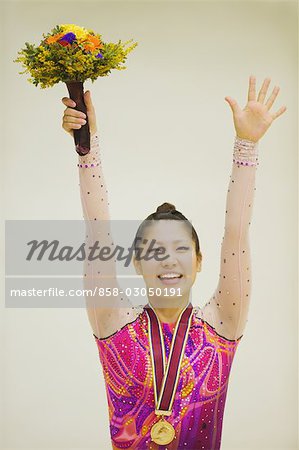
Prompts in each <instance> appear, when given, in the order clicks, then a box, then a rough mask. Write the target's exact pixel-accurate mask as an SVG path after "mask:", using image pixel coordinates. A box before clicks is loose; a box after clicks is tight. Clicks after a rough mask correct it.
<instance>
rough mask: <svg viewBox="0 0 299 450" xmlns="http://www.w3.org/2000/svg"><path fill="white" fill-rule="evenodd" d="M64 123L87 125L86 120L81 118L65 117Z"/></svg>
mask: <svg viewBox="0 0 299 450" xmlns="http://www.w3.org/2000/svg"><path fill="white" fill-rule="evenodd" d="M63 123H65V124H81V125H85V124H86V120H85V119H82V118H80V117H71V116H63Z"/></svg>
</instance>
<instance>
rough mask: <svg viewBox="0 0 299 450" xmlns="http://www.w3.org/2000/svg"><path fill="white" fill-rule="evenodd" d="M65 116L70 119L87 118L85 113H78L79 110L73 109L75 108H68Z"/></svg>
mask: <svg viewBox="0 0 299 450" xmlns="http://www.w3.org/2000/svg"><path fill="white" fill-rule="evenodd" d="M64 115H65V116H70V117H82V118H86V114H84V112H83V111H77V109H73V108H66V109H65V110H64Z"/></svg>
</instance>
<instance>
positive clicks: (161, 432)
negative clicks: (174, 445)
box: [151, 416, 175, 445]
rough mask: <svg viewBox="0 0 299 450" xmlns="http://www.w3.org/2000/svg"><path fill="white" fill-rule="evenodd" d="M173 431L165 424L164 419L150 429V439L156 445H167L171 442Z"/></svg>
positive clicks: (169, 425) (170, 426) (171, 427)
mask: <svg viewBox="0 0 299 450" xmlns="http://www.w3.org/2000/svg"><path fill="white" fill-rule="evenodd" d="M174 436H175V430H174V428H173V426H172V425H171V423H169V422H167V421H166V420H165V419H164V417H163V416H162V419H160V420H159V422H157V423H155V425H153V426H152V428H151V438H152V441H154V442H155V443H156V444H158V445H167V444H170V442H171V441H173V439H174Z"/></svg>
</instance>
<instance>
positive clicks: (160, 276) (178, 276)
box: [158, 274, 183, 280]
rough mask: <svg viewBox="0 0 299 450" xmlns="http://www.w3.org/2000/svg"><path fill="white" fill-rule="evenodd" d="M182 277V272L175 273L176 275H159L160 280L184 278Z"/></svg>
mask: <svg viewBox="0 0 299 450" xmlns="http://www.w3.org/2000/svg"><path fill="white" fill-rule="evenodd" d="M182 277H183V275H182V274H175V275H166V274H161V275H158V278H159V279H160V280H176V279H178V278H182Z"/></svg>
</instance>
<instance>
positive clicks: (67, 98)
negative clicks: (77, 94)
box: [61, 97, 76, 108]
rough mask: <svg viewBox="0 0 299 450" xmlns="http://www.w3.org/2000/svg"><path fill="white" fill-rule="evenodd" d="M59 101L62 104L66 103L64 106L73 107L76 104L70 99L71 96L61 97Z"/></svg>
mask: <svg viewBox="0 0 299 450" xmlns="http://www.w3.org/2000/svg"><path fill="white" fill-rule="evenodd" d="M61 101H62V103H63V104H64V105H66V106H71V107H73V108H74V107H75V106H76V103H75V102H74V100H72V99H71V98H69V97H63V98H62V99H61Z"/></svg>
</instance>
